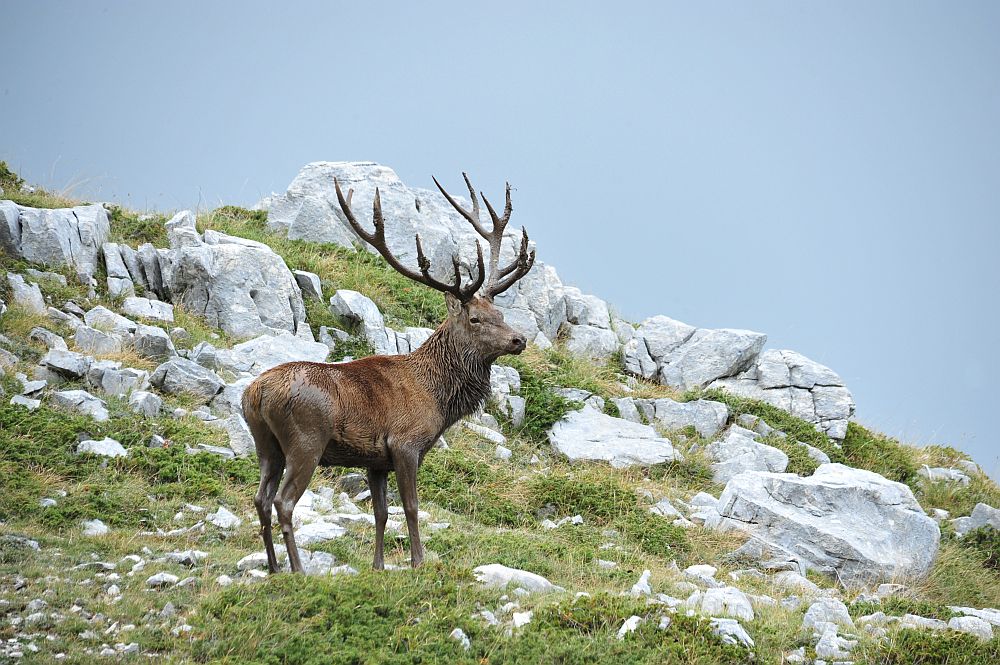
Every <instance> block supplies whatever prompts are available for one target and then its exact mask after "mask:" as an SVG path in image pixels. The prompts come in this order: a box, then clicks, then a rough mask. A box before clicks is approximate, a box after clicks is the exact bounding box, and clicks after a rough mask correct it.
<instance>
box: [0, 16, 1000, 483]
mask: <svg viewBox="0 0 1000 665" xmlns="http://www.w3.org/2000/svg"><path fill="white" fill-rule="evenodd" d="M286 4H294V8H293V9H287V8H286V7H285V5H286ZM279 6H280V7H281V9H279ZM0 24H2V25H3V26H4V30H3V34H4V46H5V48H4V51H5V53H6V57H5V59H4V60H5V66H4V67H3V68H0V116H2V118H3V121H2V123H0V128H2V129H0V159H6V160H7V161H8V162H9V163H11V164H12V166H14V167H15V168H17V169H18V170H19V171H20V172H21V173H22V174H23V175H24V176H26V177H27V178H28V179H29V180H31V181H34V182H38V183H41V184H43V185H47V186H51V187H56V188H59V187H63V186H65V185H67V184H69V183H78V187H77V190H76V193H77V194H79V195H82V196H86V197H91V198H94V199H98V198H100V199H108V200H118V201H122V202H124V203H126V204H128V205H130V206H133V207H136V208H156V209H174V208H179V207H195V206H201V207H202V208H210V207H214V206H215V205H218V204H219V203H220V202H225V203H237V204H244V205H246V204H252V203H254V202H255V201H256V200H257V199H258V198H259V197H260V196H261V195H262V194H265V193H268V192H270V191H272V190H274V191H281V190H283V189H284V188H285V187H286V186H287V184H288V183H289V182H290V181H291V179H292V178H293V177H294V176H295V174H296V172H297V171H298V169H299V168H300V167H301V166H302V165H304V164H306V163H307V162H310V161H315V160H368V159H370V160H376V161H379V162H381V163H384V164H387V165H389V166H391V167H393V168H394V169H395V170H396V171H397V173H399V175H400V177H402V178H403V180H404V181H405V182H407V183H409V184H411V185H418V186H429V185H430V176H431V174H436V175H437V176H438V177H439V178H443V182H445V183H447V184H449V185H450V186H451V187H454V188H458V186H459V184H460V175H459V173H460V172H461V171H462V170H467V171H469V173H470V174H471V175H472V177H473V179H474V182H475V183H476V184H477V185H478V186H479V187H481V188H483V189H484V190H485V191H486V192H487V194H489V192H494V197H499V196H501V194H500V193H501V191H502V185H503V180H504V179H505V178H509V179H510V180H511V182H512V184H513V185H514V186H515V187H516V191H515V193H514V196H515V199H514V201H515V216H514V219H516V220H517V222H519V223H523V224H526V225H527V226H528V228H529V230H530V231H531V233H532V237H533V238H534V239H536V240H537V242H538V246H539V252H540V255H541V257H542V258H543V259H544V260H546V261H547V262H549V263H551V264H553V265H555V266H556V267H557V268H558V269H559V272H560V275H561V276H562V278H563V279H564V281H567V282H569V283H572V284H576V285H578V286H580V287H581V288H582V289H584V290H585V291H589V292H593V293H596V294H598V295H600V296H602V297H604V298H606V299H608V300H609V301H611V302H612V303H614V304H615V305H616V306H617V308H618V309H619V311H620V312H622V313H623V314H624V315H626V316H628V317H630V318H632V319H636V320H638V319H641V318H644V317H646V316H650V315H653V314H659V313H662V314H667V315H669V316H671V317H674V318H677V319H681V320H683V321H686V322H688V323H691V324H695V325H699V326H707V327H733V328H751V329H754V330H760V331H763V332H766V333H768V335H769V338H770V339H769V344H768V346H770V347H772V348H790V349H794V350H796V351H799V352H802V353H804V354H806V355H807V356H810V357H812V358H814V359H816V360H818V361H820V362H823V363H825V364H828V365H830V366H831V367H832V368H834V369H835V370H836V371H838V372H839V373H840V374H841V375H842V376H843V377H844V378H845V379H846V381H847V384H848V386H849V387H850V388H851V389H852V391H853V392H854V395H855V398H856V400H857V402H858V418H859V419H860V420H861V421H862V422H864V423H866V424H869V425H873V426H875V427H877V428H879V429H881V430H883V431H885V432H887V433H889V434H892V435H897V436H900V437H902V438H903V439H905V440H907V441H910V442H914V443H927V442H936V443H950V444H953V445H955V446H957V447H959V448H962V449H965V450H968V451H970V452H971V453H972V454H973V455H974V456H975V457H976V459H977V460H978V461H979V462H980V463H982V464H984V465H985V466H987V467H988V468H989V470H990V471H991V472H992V473H993V474H994V475H995V476H996V475H997V472H998V468H1000V460H998V443H1000V442H998V438H997V435H996V434H995V432H996V425H995V408H994V400H995V396H994V393H995V377H996V376H997V375H998V370H1000V362H998V360H997V349H998V347H1000V334H998V330H1000V325H998V324H1000V321H998V306H997V304H998V298H997V293H998V292H1000V268H998V264H997V250H998V249H1000V230H998V228H1000V39H998V38H997V35H998V34H1000V4H997V3H995V2H962V3H927V2H879V3H872V2H838V3H799V2H794V3H793V2H781V3H773V2H754V3H742V2H738V3H737V2H734V3H711V2H709V3H706V2H700V3H688V4H685V5H680V4H675V3H664V2H650V3H626V2H614V3H612V2H606V1H605V2H600V3H591V2H587V3H583V2H574V3H538V2H515V1H510V2H505V3H503V5H501V6H497V7H486V6H485V5H484V6H479V3H469V2H462V3H453V2H420V3H415V2H408V3H402V2H400V3H386V2H379V3H361V2H352V3H333V2H330V3H243V2H241V3H223V2H197V3H155V4H154V3H103V4H102V3H81V2H72V3H52V2H30V3H27V2H25V3H13V2H10V1H8V0H3V1H2V2H0Z"/></svg>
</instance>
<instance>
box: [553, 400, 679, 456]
mask: <svg viewBox="0 0 1000 665" xmlns="http://www.w3.org/2000/svg"><path fill="white" fill-rule="evenodd" d="M548 438H549V442H550V443H551V444H552V447H553V448H555V449H556V450H557V451H558V452H560V453H561V454H563V455H565V456H566V457H567V458H568V459H569V460H570V461H606V462H610V463H611V466H613V467H616V468H621V467H626V466H632V465H635V464H641V465H654V464H663V463H665V462H673V461H677V460H680V459H681V454H680V453H678V452H677V451H675V450H674V447H673V446H672V445H671V443H670V441H669V440H668V439H665V438H663V437H661V436H659V435H658V434H657V433H656V430H654V429H653V428H652V427H649V426H648V425H642V424H640V423H633V422H629V421H627V420H623V419H621V418H613V417H611V416H609V415H606V414H604V413H601V412H600V411H597V410H596V409H594V408H592V407H589V406H585V407H584V408H583V409H581V410H579V411H571V412H569V413H568V414H566V416H565V417H563V419H562V420H560V421H558V422H557V423H556V424H555V425H553V426H552V429H551V430H549V433H548Z"/></svg>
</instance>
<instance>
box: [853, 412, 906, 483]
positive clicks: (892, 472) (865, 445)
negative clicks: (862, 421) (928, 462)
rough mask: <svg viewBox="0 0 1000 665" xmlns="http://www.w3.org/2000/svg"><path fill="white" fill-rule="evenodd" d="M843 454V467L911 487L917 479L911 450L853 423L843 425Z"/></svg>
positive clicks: (894, 440)
mask: <svg viewBox="0 0 1000 665" xmlns="http://www.w3.org/2000/svg"><path fill="white" fill-rule="evenodd" d="M843 453H844V460H845V463H846V464H848V465H850V466H853V467H856V468H859V469H867V470H868V471H874V472H875V473H879V474H881V475H883V476H885V477H886V478H888V479H889V480H895V481H897V482H901V483H907V484H911V483H914V482H915V481H916V480H917V479H918V478H919V476H917V469H918V468H919V465H918V464H917V462H916V449H915V448H913V447H911V446H905V445H903V444H902V443H900V442H899V441H897V440H896V439H893V438H891V437H888V436H886V435H884V434H879V433H878V432H873V431H871V430H869V429H867V428H865V427H862V426H861V425H859V424H858V423H855V422H851V423H848V424H847V436H846V437H844V442H843Z"/></svg>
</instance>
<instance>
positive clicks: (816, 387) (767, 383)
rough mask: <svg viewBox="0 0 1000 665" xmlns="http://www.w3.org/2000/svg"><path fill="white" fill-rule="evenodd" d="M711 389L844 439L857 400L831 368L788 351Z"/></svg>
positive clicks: (767, 355) (767, 354)
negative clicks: (765, 406)
mask: <svg viewBox="0 0 1000 665" xmlns="http://www.w3.org/2000/svg"><path fill="white" fill-rule="evenodd" d="M710 387H713V388H722V389H724V390H727V391H729V392H731V393H733V394H736V395H740V396H742V397H749V398H752V399H759V400H763V401H765V402H767V403H768V404H771V405H773V406H776V407H778V408H779V409H782V410H784V411H787V412H789V413H791V414H792V415H793V416H797V417H799V418H802V419H804V420H807V421H809V422H811V423H814V424H815V425H816V428H817V429H819V430H820V431H822V432H824V433H826V434H827V435H828V436H830V437H831V438H833V439H838V440H839V439H843V438H844V436H845V435H846V434H847V423H848V421H849V419H850V418H851V416H853V415H854V398H853V397H852V395H851V393H850V391H849V390H848V389H847V387H846V386H845V385H844V382H843V380H842V379H841V378H840V377H839V376H838V375H837V374H836V373H835V372H834V371H833V370H831V369H830V368H828V367H825V366H823V365H820V364H819V363H817V362H815V361H813V360H810V359H809V358H806V357H805V356H803V355H802V354H800V353H796V352H795V351H788V350H773V349H769V350H767V351H764V352H763V353H761V354H760V356H759V357H758V358H757V361H756V363H755V364H754V365H753V366H752V367H749V368H748V369H747V370H746V371H745V372H743V373H741V374H739V375H737V376H733V377H730V378H722V379H719V380H718V381H715V382H714V383H712V384H711V386H710Z"/></svg>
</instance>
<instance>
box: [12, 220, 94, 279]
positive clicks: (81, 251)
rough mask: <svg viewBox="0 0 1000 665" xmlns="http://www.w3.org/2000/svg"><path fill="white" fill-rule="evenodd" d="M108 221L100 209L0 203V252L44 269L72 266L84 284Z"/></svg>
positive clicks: (92, 268)
mask: <svg viewBox="0 0 1000 665" xmlns="http://www.w3.org/2000/svg"><path fill="white" fill-rule="evenodd" d="M109 232H110V222H109V221H108V213H107V212H106V211H105V210H104V208H103V207H102V206H99V205H87V206H76V207H74V208H53V209H47V208H29V207H26V206H19V205H17V204H15V203H13V202H12V201H0V249H3V250H4V251H5V252H7V253H8V254H10V255H11V256H16V257H18V258H21V259H24V260H26V261H31V262H32V263H40V264H42V265H46V266H72V267H73V268H74V269H75V271H76V274H77V277H78V278H79V280H80V282H81V283H83V284H90V283H91V282H90V280H91V278H93V276H94V275H95V274H96V272H97V265H98V256H99V254H100V251H101V245H102V244H103V243H104V241H105V240H107V238H108V233H109Z"/></svg>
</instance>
